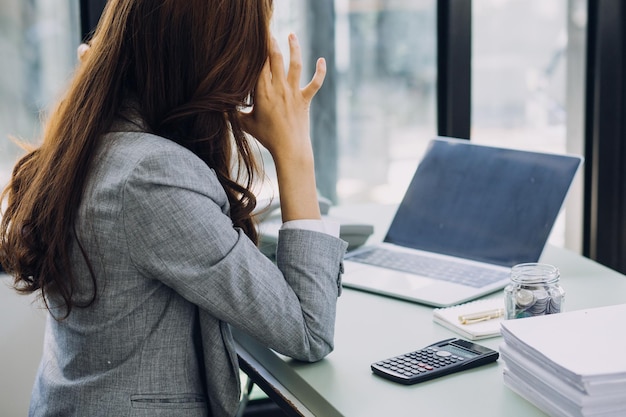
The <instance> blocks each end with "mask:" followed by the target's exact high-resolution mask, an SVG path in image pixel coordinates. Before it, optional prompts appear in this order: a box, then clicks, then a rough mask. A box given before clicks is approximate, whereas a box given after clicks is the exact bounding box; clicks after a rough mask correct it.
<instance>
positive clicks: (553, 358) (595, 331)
mask: <svg viewBox="0 0 626 417" xmlns="http://www.w3.org/2000/svg"><path fill="white" fill-rule="evenodd" d="M624 323H626V304H621V305H616V306H610V307H601V308H594V309H588V310H579V311H572V312H566V313H560V314H551V315H546V316H539V317H530V318H525V319H517V320H506V321H503V322H502V329H501V332H502V336H503V338H504V343H503V344H502V345H501V346H500V357H501V358H502V360H503V362H504V364H505V366H504V383H505V384H506V385H507V386H508V387H510V388H511V389H512V390H513V391H515V392H517V393H518V394H519V395H521V396H522V397H524V398H526V399H527V400H528V401H530V402H532V403H533V404H535V405H536V406H537V407H538V408H540V409H542V410H543V411H545V412H546V413H548V414H549V415H551V416H585V417H587V416H589V417H592V416H593V417H595V416H597V417H605V416H606V417H608V416H626V331H625V328H624Z"/></svg>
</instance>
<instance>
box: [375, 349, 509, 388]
mask: <svg viewBox="0 0 626 417" xmlns="http://www.w3.org/2000/svg"><path fill="white" fill-rule="evenodd" d="M498 356H499V354H498V352H496V351H495V350H492V349H489V348H487V347H485V346H481V345H479V344H476V343H473V342H470V341H468V340H463V339H457V338H452V339H446V340H442V341H440V342H437V343H433V344H432V345H430V346H426V347H425V348H423V349H420V350H416V351H415V352H409V353H406V354H404V355H399V356H394V357H393V358H389V359H385V360H382V361H379V362H375V363H373V364H372V365H371V368H372V372H374V373H375V374H376V375H380V376H382V377H383V378H387V379H390V380H392V381H394V382H399V383H401V384H405V385H410V384H417V383H418V382H424V381H428V380H429V379H434V378H438V377H440V376H444V375H448V374H452V373H454V372H460V371H464V370H466V369H471V368H475V367H477V366H481V365H486V364H488V363H491V362H495V361H496V360H497V359H498Z"/></svg>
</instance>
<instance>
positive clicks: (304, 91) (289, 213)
mask: <svg viewBox="0 0 626 417" xmlns="http://www.w3.org/2000/svg"><path fill="white" fill-rule="evenodd" d="M289 52H290V59H289V69H288V71H287V73H286V74H285V69H284V61H283V56H282V54H281V52H280V49H279V48H278V43H277V42H276V40H275V39H272V44H271V50H270V55H269V57H268V59H267V61H266V62H265V66H264V67H263V70H262V72H261V76H260V78H259V82H258V84H257V87H256V91H255V96H254V107H253V109H252V111H251V112H250V113H248V114H242V115H241V121H242V123H243V126H244V129H245V130H246V131H247V132H248V133H250V134H251V135H252V136H254V137H255V138H256V139H257V140H258V141H259V142H260V143H261V144H262V145H263V146H265V147H266V148H267V150H268V151H269V152H270V154H271V155H272V158H273V159H274V163H275V165H276V173H277V176H278V188H279V195H280V203H281V212H282V217H283V221H289V220H297V219H319V218H320V211H319V205H318V203H317V189H316V185H315V167H314V162H313V148H312V145H311V137H310V121H309V117H310V115H309V110H310V106H311V100H312V99H313V97H314V96H315V94H316V93H317V92H318V91H319V89H320V88H321V87H322V83H323V82H324V77H325V76H326V61H325V60H324V59H323V58H320V59H318V61H317V66H316V69H315V74H314V75H313V78H312V80H311V81H310V82H309V83H308V84H307V85H306V86H305V87H304V88H300V77H301V75H302V55H301V52H300V46H299V45H298V40H297V39H296V36H295V35H293V34H292V35H290V36H289Z"/></svg>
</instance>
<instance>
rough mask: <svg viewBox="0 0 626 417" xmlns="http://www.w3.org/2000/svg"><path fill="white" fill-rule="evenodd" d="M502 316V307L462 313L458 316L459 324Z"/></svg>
mask: <svg viewBox="0 0 626 417" xmlns="http://www.w3.org/2000/svg"><path fill="white" fill-rule="evenodd" d="M502 316H504V309H503V308H496V309H494V310H487V311H481V312H479V313H470V314H463V315H461V316H459V321H460V322H461V324H472V323H478V322H480V321H487V320H492V319H497V318H498V317H502Z"/></svg>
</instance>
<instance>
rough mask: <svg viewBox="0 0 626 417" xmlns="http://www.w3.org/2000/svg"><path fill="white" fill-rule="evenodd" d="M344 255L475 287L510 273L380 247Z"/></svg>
mask: <svg viewBox="0 0 626 417" xmlns="http://www.w3.org/2000/svg"><path fill="white" fill-rule="evenodd" d="M346 259H347V260H350V261H353V262H360V263H364V264H368V265H374V266H379V267H382V268H387V269H394V270H397V271H402V272H407V273H410V274H416V275H421V276H425V277H429V278H434V279H439V280H442V281H449V282H454V283H456V284H463V285H467V286H470V287H474V288H481V287H484V286H485V285H489V284H492V283H494V282H497V281H500V280H502V279H507V278H508V276H509V273H508V272H507V271H498V270H493V269H489V268H481V267H480V266H476V265H469V264H465V263H462V262H454V261H450V260H447V259H438V258H432V257H429V256H425V255H421V254H417V253H406V252H397V251H392V250H389V249H385V248H380V247H376V248H372V249H370V250H368V251H363V252H359V253H355V254H350V255H348V256H347V257H346Z"/></svg>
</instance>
